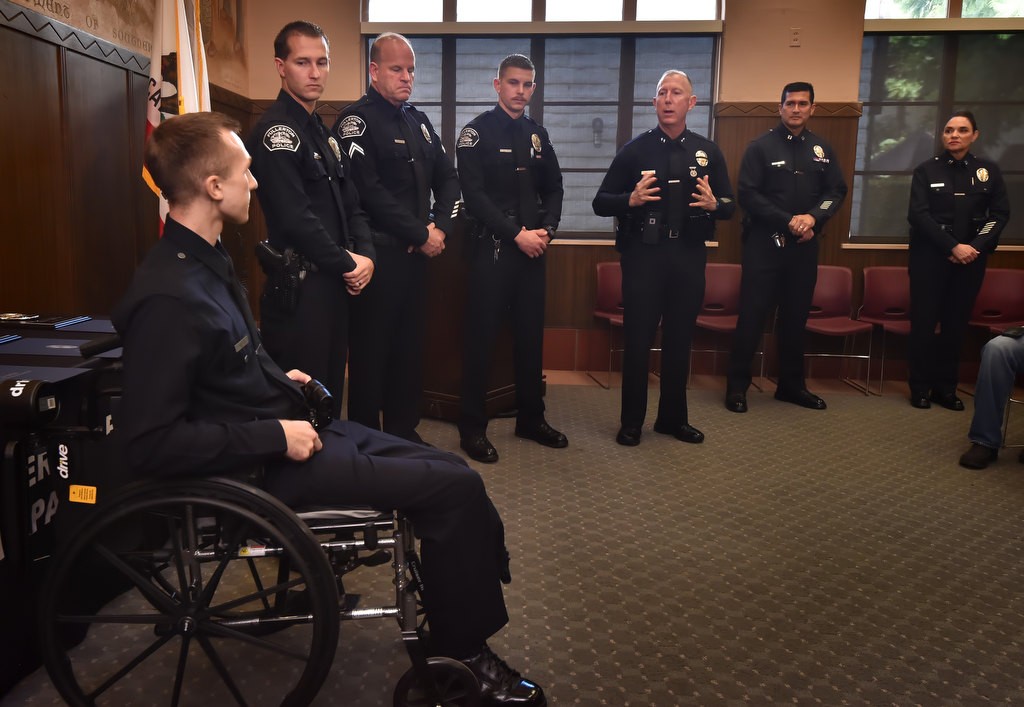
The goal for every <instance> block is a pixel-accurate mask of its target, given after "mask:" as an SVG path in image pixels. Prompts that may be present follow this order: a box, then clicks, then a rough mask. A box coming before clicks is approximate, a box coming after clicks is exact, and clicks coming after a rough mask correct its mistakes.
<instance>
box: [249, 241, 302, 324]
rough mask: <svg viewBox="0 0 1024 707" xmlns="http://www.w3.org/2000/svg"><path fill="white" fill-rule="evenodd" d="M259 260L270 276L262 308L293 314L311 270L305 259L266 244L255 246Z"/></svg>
mask: <svg viewBox="0 0 1024 707" xmlns="http://www.w3.org/2000/svg"><path fill="white" fill-rule="evenodd" d="M256 259H257V260H259V263H260V267H261V268H262V269H263V272H264V274H265V275H266V276H267V284H266V286H265V287H264V288H263V297H262V300H261V302H260V305H261V307H270V308H272V309H273V310H274V311H276V312H280V313H282V314H290V313H292V312H294V311H295V308H296V307H297V306H298V303H299V288H300V287H301V286H302V280H303V278H305V276H306V271H307V270H308V268H307V267H304V264H303V258H302V256H300V255H299V254H298V253H296V252H295V251H294V250H293V249H292V248H286V249H285V250H284V252H283V253H282V252H280V251H278V250H277V249H276V248H274V247H273V246H272V245H270V243H268V242H267V241H260V242H259V243H257V244H256Z"/></svg>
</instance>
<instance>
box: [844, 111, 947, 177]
mask: <svg viewBox="0 0 1024 707" xmlns="http://www.w3.org/2000/svg"><path fill="white" fill-rule="evenodd" d="M937 111H938V109H937V108H936V107H935V106H909V105H895V106H879V105H873V106H865V107H864V114H863V115H862V116H861V119H860V123H859V125H858V126H857V131H858V132H857V163H856V165H855V167H854V169H855V170H857V171H872V172H901V171H911V170H913V169H914V167H916V166H917V165H919V164H921V163H922V162H924V161H925V160H926V159H928V158H929V157H931V156H932V155H934V154H936V151H937V148H936V142H935V121H936V113H937Z"/></svg>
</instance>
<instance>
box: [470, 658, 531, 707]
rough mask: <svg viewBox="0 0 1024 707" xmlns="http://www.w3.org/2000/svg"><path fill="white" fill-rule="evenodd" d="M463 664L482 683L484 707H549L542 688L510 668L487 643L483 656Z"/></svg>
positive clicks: (481, 695) (481, 694)
mask: <svg viewBox="0 0 1024 707" xmlns="http://www.w3.org/2000/svg"><path fill="white" fill-rule="evenodd" d="M462 662H463V663H465V664H466V666H467V667H468V668H469V669H470V670H472V671H473V674H474V675H475V676H476V679H477V680H479V681H480V697H481V698H482V700H481V704H483V705H514V706H516V707H518V706H520V705H521V706H522V707H546V705H547V703H548V701H547V698H545V697H544V690H542V689H541V688H540V685H538V684H537V683H535V682H533V681H532V680H527V679H526V678H524V677H523V676H522V675H520V674H519V673H518V672H516V671H515V670H513V669H512V668H510V667H509V665H508V663H506V662H505V661H503V660H502V659H501V658H499V657H498V656H496V655H495V654H494V651H492V650H491V649H490V648H489V647H488V646H487V645H486V644H484V647H483V650H481V651H480V653H479V654H477V655H475V656H473V657H472V658H469V659H467V660H463V661H462Z"/></svg>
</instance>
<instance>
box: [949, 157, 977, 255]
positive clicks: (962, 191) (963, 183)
mask: <svg viewBox="0 0 1024 707" xmlns="http://www.w3.org/2000/svg"><path fill="white" fill-rule="evenodd" d="M970 183H971V179H970V170H968V169H967V162H965V161H963V160H957V161H956V162H954V163H953V194H954V196H953V238H955V239H956V240H958V241H959V242H961V243H970V242H971V241H972V240H973V237H974V234H973V233H971V213H970V210H969V207H968V201H967V197H966V194H967V188H968V186H969V185H970ZM958 195H959V196H958Z"/></svg>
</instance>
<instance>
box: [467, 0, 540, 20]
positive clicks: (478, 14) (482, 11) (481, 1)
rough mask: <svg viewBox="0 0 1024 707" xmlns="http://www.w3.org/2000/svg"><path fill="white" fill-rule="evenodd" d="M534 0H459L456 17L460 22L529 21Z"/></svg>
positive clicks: (531, 17)
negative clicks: (495, 0)
mask: <svg viewBox="0 0 1024 707" xmlns="http://www.w3.org/2000/svg"><path fill="white" fill-rule="evenodd" d="M532 13H533V2H532V0H502V1H501V2H494V0H458V4H457V6H456V8H455V17H456V19H457V20H458V21H459V22H529V21H530V20H531V19H533V16H532Z"/></svg>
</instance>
